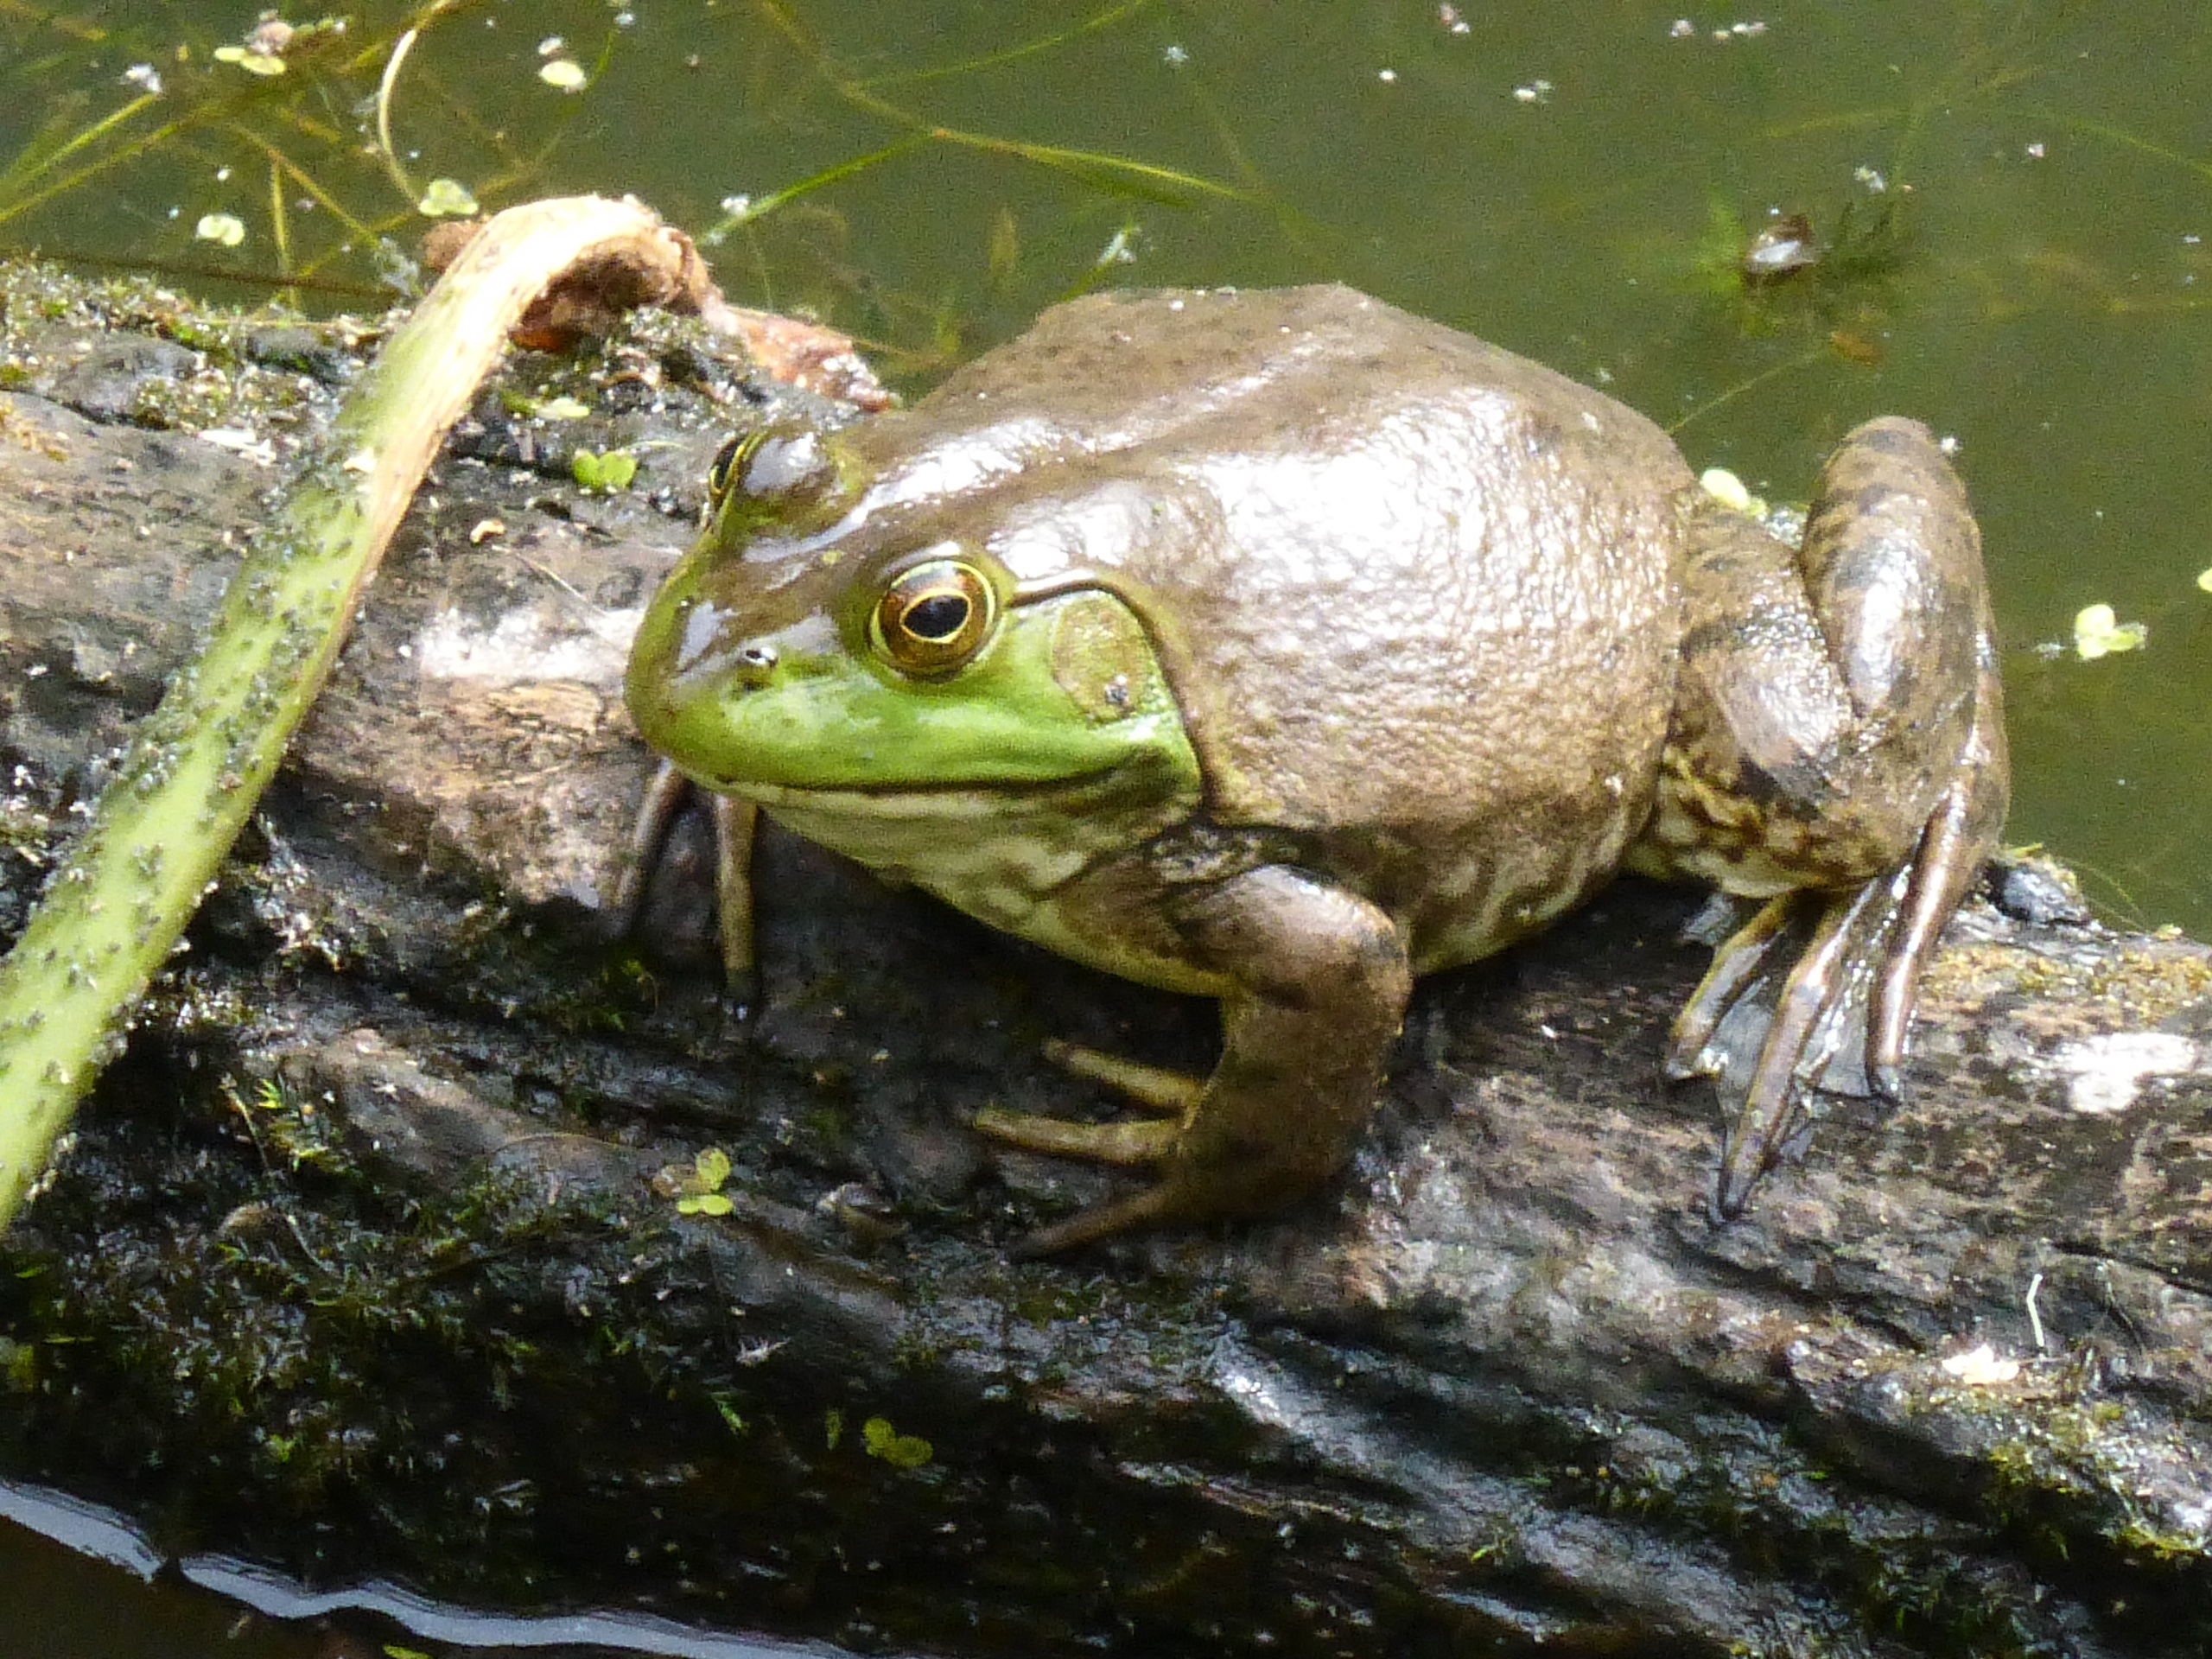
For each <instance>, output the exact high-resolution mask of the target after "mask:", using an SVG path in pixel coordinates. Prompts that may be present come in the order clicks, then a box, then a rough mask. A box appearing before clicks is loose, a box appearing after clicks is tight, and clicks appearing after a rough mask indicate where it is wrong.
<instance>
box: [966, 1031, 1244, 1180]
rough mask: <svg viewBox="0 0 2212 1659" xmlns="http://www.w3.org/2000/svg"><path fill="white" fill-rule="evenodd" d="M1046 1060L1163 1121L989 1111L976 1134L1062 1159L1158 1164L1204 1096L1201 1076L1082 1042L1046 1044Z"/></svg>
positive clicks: (980, 1118)
mask: <svg viewBox="0 0 2212 1659" xmlns="http://www.w3.org/2000/svg"><path fill="white" fill-rule="evenodd" d="M1045 1058H1046V1059H1048V1060H1050V1061H1052V1064H1053V1065H1057V1066H1059V1067H1060V1068H1061V1069H1062V1070H1064V1071H1070V1072H1072V1073H1073V1074H1074V1075H1075V1076H1077V1077H1088V1078H1090V1080H1091V1081H1092V1082H1094V1083H1103V1084H1106V1085H1107V1087H1109V1088H1110V1089H1117V1090H1120V1091H1121V1092H1122V1093H1123V1094H1125V1095H1127V1096H1128V1097H1129V1099H1130V1100H1131V1102H1133V1103H1135V1104H1136V1105H1137V1106H1139V1107H1141V1108H1142V1109H1145V1110H1147V1111H1150V1112H1155V1113H1158V1114H1160V1116H1158V1117H1155V1118H1154V1119H1153V1120H1151V1121H1150V1122H1146V1121H1143V1120H1139V1121H1137V1122H1113V1123H1090V1122H1082V1121H1081V1120H1078V1119H1076V1118H1067V1117H1047V1116H1044V1115H1043V1114H1042V1113H1034V1112H1009V1111H1007V1110H1006V1109H1003V1108H1001V1107H998V1106H986V1107H985V1108H983V1109H982V1110H981V1111H980V1112H977V1113H976V1116H975V1128H976V1133H977V1134H979V1135H989V1136H990V1137H991V1139H993V1140H994V1141H1004V1142H1006V1144H1007V1145H1008V1146H1010V1147H1022V1148H1023V1149H1024V1150H1026V1151H1029V1152H1045V1153H1051V1154H1054V1155H1056V1156H1058V1157H1062V1158H1089V1159H1092V1160H1096V1161H1097V1162H1099V1163H1102V1164H1124V1165H1135V1164H1156V1163H1159V1162H1160V1160H1163V1159H1165V1158H1166V1157H1167V1156H1168V1154H1171V1153H1172V1152H1173V1151H1174V1149H1175V1143H1176V1142H1177V1141H1179V1140H1181V1139H1182V1136H1183V1131H1184V1128H1185V1126H1186V1125H1187V1124H1188V1123H1189V1122H1190V1120H1191V1116H1192V1113H1194V1112H1196V1111H1197V1110H1198V1097H1199V1096H1200V1095H1202V1094H1204V1093H1205V1079H1204V1078H1202V1077H1190V1076H1187V1075H1186V1074H1185V1073H1183V1072H1181V1071H1169V1070H1167V1069H1166V1067H1165V1066H1158V1065H1145V1064H1143V1063H1142V1062H1141V1061H1139V1060H1128V1059H1123V1058H1122V1057H1121V1056H1120V1055H1118V1054H1109V1053H1106V1052H1103V1050H1100V1049H1096V1048H1085V1047H1084V1046H1082V1045H1081V1044H1079V1043H1064V1042H1058V1041H1055V1042H1050V1043H1047V1044H1046V1045H1045Z"/></svg>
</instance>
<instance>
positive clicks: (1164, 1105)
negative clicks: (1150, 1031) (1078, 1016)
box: [1045, 1039, 1206, 1118]
mask: <svg viewBox="0 0 2212 1659" xmlns="http://www.w3.org/2000/svg"><path fill="white" fill-rule="evenodd" d="M1045 1058H1046V1059H1048V1060H1050V1061H1051V1062H1052V1064H1053V1065H1057V1066H1058V1067H1059V1068H1060V1069H1061V1070H1062V1071H1066V1072H1070V1073H1071V1074H1072V1075H1074V1076H1076V1077H1087V1078H1089V1079H1090V1081H1091V1082H1093V1083H1103V1084H1105V1085H1106V1086H1107V1087H1108V1088H1109V1089H1118V1090H1121V1092H1122V1093H1123V1094H1125V1095H1127V1096H1128V1097H1129V1100H1130V1102H1131V1103H1133V1104H1135V1105H1136V1106H1139V1107H1141V1108H1142V1109H1145V1110H1146V1111H1150V1112H1160V1113H1162V1114H1164V1115H1166V1116H1171V1117H1178V1118H1188V1117H1189V1116H1191V1114H1192V1112H1194V1111H1196V1110H1198V1096H1201V1095H1203V1094H1204V1093H1205V1087H1206V1080H1205V1078H1204V1077H1192V1076H1191V1074H1190V1073H1189V1072H1187V1071H1170V1070H1169V1069H1168V1068H1167V1067H1166V1066H1164V1065H1145V1064H1144V1062H1143V1061H1141V1060H1130V1059H1124V1058H1122V1056H1120V1055H1119V1054H1109V1053H1107V1052H1105V1050H1103V1049H1098V1048H1085V1047H1084V1046H1083V1045H1082V1044H1080V1043H1066V1042H1061V1041H1059V1040H1058V1039H1054V1040H1053V1041H1052V1042H1049V1043H1047V1044H1046V1045H1045Z"/></svg>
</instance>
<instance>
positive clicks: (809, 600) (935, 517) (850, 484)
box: [628, 429, 1198, 802]
mask: <svg viewBox="0 0 2212 1659" xmlns="http://www.w3.org/2000/svg"><path fill="white" fill-rule="evenodd" d="M972 506H973V504H972V503H969V504H968V505H966V506H962V505H957V504H949V503H948V501H947V500H946V499H941V498H939V499H926V500H914V499H901V492H900V491H899V489H898V488H896V487H888V486H885V485H884V484H883V483H882V482H881V481H880V480H878V479H876V478H875V477H874V476H872V475H871V474H870V472H869V470H868V467H866V465H865V464H864V463H862V462H861V461H859V460H858V459H856V458H855V455H854V454H853V453H852V452H851V451H850V450H849V449H848V448H845V447H844V446H842V444H841V443H840V442H839V440H838V439H837V437H836V435H820V434H814V433H804V434H794V433H786V432H778V431H776V430H774V429H771V430H769V431H768V432H766V433H765V434H762V435H755V436H753V437H749V438H747V439H745V440H742V441H740V442H735V443H734V444H732V445H731V446H730V447H729V448H726V449H725V450H724V451H723V453H722V454H721V457H720V458H718V459H717V461H716V462H715V468H714V471H713V473H712V474H710V475H709V512H708V522H707V527H706V530H705V531H704V533H703V534H702V536H701V537H700V538H699V540H698V542H697V543H696V545H695V546H693V548H692V549H691V550H690V552H689V553H687V554H686V555H685V556H684V557H683V560H682V561H681V562H680V563H678V564H677V567H676V568H675V569H674V570H673V571H671V573H670V575H669V578H668V581H667V582H666V583H665V585H664V586H663V588H661V590H660V592H659V594H658V595H656V596H655V598H654V600H653V602H652V606H651V607H649V609H648V610H647V612H646V613H645V620H644V623H643V625H642V626H640V627H639V632H638V639H637V644H636V645H635V646H634V647H633V648H632V654H631V658H630V670H629V681H628V697H629V705H630V710H631V714H632V716H633V717H634V718H635V720H636V721H637V723H638V728H639V731H640V732H642V733H643V734H644V735H645V740H646V741H648V742H650V743H651V744H652V746H653V747H655V748H657V749H658V750H660V751H661V752H662V753H664V754H666V755H668V756H669V757H670V759H671V760H674V761H675V762H676V764H677V766H678V767H679V768H680V769H681V770H683V772H685V773H686V774H687V775H689V776H690V777H691V778H692V779H696V781H698V782H699V783H702V784H703V785H706V786H707V787H708V788H709V789H714V790H718V791H725V792H728V793H732V794H738V795H744V796H750V797H752V798H756V799H762V800H767V801H771V802H773V801H776V800H779V799H786V798H790V797H791V795H792V794H793V793H794V792H807V793H812V792H814V791H841V792H856V793H859V794H867V795H886V794H905V793H906V792H908V791H935V790H943V789H948V788H961V789H967V790H978V789H980V790H984V791H989V790H1024V789H1028V788H1032V787H1034V786H1037V785H1059V784H1077V785H1096V784H1101V783H1104V782H1106V781H1107V780H1108V779H1113V778H1116V777H1117V776H1122V777H1127V778H1128V779H1129V783H1130V786H1132V787H1137V786H1139V785H1138V784H1137V781H1136V780H1137V779H1138V778H1139V777H1140V776H1141V778H1142V779H1144V780H1145V781H1144V782H1143V784H1142V785H1141V787H1142V788H1144V789H1145V791H1147V793H1150V792H1154V791H1158V790H1159V789H1160V788H1162V787H1163V786H1164V787H1166V788H1169V789H1171V790H1173V791H1180V792H1185V793H1187V792H1188V791H1191V790H1192V789H1194V788H1195V786H1196V780H1197V776H1198V766H1197V761H1196V760H1195V759H1194V758H1193V757H1192V752H1191V748H1190V746H1189V743H1188V742H1187V741H1186V740H1185V737H1184V734H1183V730H1182V724H1181V721H1180V718H1179V714H1178V711H1177V709H1176V704H1175V700H1174V697H1173V695H1172V693H1171V692H1170V690H1169V688H1168V685H1167V683H1166V678H1165V677H1164V676H1163V675H1162V673H1161V671H1160V665H1159V663H1158V661H1157V659H1156V658H1155V655H1154V649H1153V645H1152V642H1151V640H1150V639H1149V638H1148V637H1147V631H1146V628H1145V626H1144V624H1143V622H1142V621H1141V619H1140V616H1139V613H1138V609H1137V608H1136V607H1133V605H1132V604H1131V603H1130V602H1129V601H1128V600H1127V599H1126V598H1124V597H1123V596H1121V595H1118V594H1115V593H1111V592H1109V591H1107V590H1106V589H1105V588H1103V587H1100V586H1093V585H1086V584H1084V583H1083V582H1065V581H1063V582H1057V583H1055V584H1053V586H1052V589H1051V591H1049V592H1038V593H1026V592H1024V591H1023V589H1022V588H1021V587H1020V584H1018V583H1017V582H1016V581H1015V580H1014V576H1013V575H1011V574H1010V573H1009V572H1008V571H1007V569H1006V567H1005V566H1004V565H1003V564H1001V563H1000V562H999V561H998V560H997V559H996V558H995V557H994V556H992V555H991V553H990V552H989V551H988V549H987V548H986V547H984V546H983V545H982V541H981V540H980V539H979V538H977V537H975V536H974V535H973V534H972V533H968V532H964V531H960V530H956V529H955V528H953V527H952V522H951V521H952V520H953V518H955V517H956V515H957V517H958V518H960V519H961V520H962V522H963V523H965V522H967V521H969V520H970V519H972V518H974V517H975V514H974V512H973V511H972ZM1163 766H1164V770H1163ZM1116 787H1117V788H1118V785H1116Z"/></svg>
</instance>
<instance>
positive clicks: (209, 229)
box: [192, 213, 245, 248]
mask: <svg viewBox="0 0 2212 1659" xmlns="http://www.w3.org/2000/svg"><path fill="white" fill-rule="evenodd" d="M192 233H193V235H194V236H196V237H198V238H200V240H201V241H202V242H213V243H217V244H219V245H221V246H223V247H226V248H235V247H236V246H238V244H239V243H241V242H243V241H245V222H244V221H243V220H242V219H239V218H238V215H237V214H236V213H202V214H201V215H200V222H199V223H198V224H197V225H195V226H193V227H192Z"/></svg>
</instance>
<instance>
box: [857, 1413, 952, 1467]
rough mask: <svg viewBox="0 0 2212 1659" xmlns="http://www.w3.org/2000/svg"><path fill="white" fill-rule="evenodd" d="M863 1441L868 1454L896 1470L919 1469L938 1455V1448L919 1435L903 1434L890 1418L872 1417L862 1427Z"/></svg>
mask: <svg viewBox="0 0 2212 1659" xmlns="http://www.w3.org/2000/svg"><path fill="white" fill-rule="evenodd" d="M861 1440H863V1441H864V1442H866V1444H867V1446H868V1456H870V1457H871V1458H880V1459H883V1460H884V1462H886V1463H887V1464H889V1465H891V1466H892V1467H893V1468H894V1469H918V1468H920V1467H921V1466H922V1465H924V1464H925V1463H927V1462H928V1461H929V1460H930V1459H931V1458H932V1457H934V1456H935V1455H936V1450H937V1449H936V1448H935V1447H934V1446H931V1444H930V1443H929V1442H928V1441H927V1440H924V1439H923V1438H922V1437H921V1436H920V1435H918V1434H901V1433H899V1431H898V1430H897V1429H895V1428H893V1427H891V1422H890V1420H889V1419H888V1418H884V1417H871V1418H869V1419H868V1421H866V1422H864V1423H862V1424H861Z"/></svg>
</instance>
